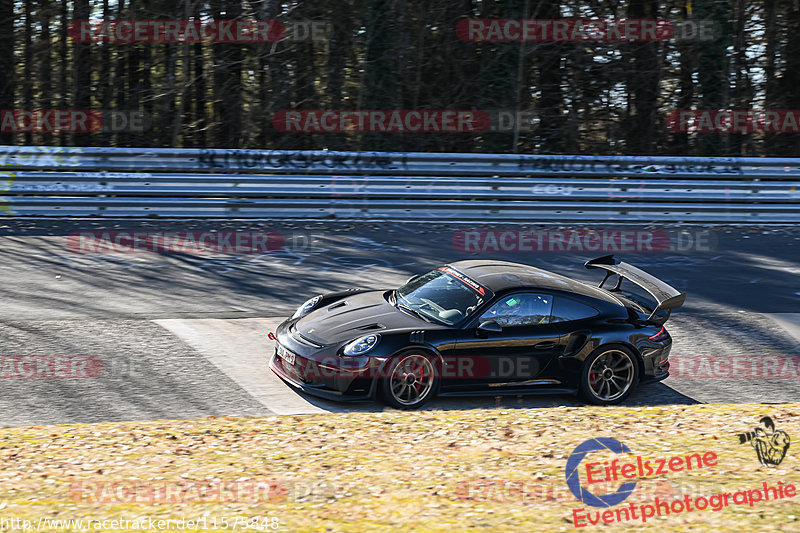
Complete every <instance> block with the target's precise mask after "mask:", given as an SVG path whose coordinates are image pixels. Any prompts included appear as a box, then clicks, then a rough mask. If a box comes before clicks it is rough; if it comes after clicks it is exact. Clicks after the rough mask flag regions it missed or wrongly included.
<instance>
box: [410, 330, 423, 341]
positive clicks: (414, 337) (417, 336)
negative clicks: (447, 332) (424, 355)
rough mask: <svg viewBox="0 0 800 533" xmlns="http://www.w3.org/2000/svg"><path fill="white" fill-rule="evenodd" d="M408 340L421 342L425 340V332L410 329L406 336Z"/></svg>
mask: <svg viewBox="0 0 800 533" xmlns="http://www.w3.org/2000/svg"><path fill="white" fill-rule="evenodd" d="M408 340H409V341H410V342H413V343H415V344H422V343H423V342H425V332H424V331H412V332H411V334H410V335H409V336H408Z"/></svg>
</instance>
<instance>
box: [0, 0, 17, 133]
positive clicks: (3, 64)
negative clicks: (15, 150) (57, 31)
mask: <svg viewBox="0 0 800 533" xmlns="http://www.w3.org/2000/svg"><path fill="white" fill-rule="evenodd" d="M15 64H16V61H15V59H14V2H13V0H0V72H2V73H3V76H2V77H0V111H11V110H13V109H14V83H15V78H16V76H15V75H14V65H15ZM0 144H14V133H13V132H4V131H2V130H0Z"/></svg>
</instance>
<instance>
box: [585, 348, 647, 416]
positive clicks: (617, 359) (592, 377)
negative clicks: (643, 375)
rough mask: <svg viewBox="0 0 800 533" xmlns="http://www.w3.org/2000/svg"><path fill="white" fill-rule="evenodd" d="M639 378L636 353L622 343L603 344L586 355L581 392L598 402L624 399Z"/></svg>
mask: <svg viewBox="0 0 800 533" xmlns="http://www.w3.org/2000/svg"><path fill="white" fill-rule="evenodd" d="M638 379H639V365H638V364H637V363H636V359H635V356H634V355H633V354H632V353H631V352H630V350H628V349H627V348H624V347H622V346H601V347H600V348H598V349H597V350H595V351H594V352H592V354H591V355H590V356H589V357H587V358H586V361H585V362H584V365H583V371H582V373H581V384H580V392H581V396H583V398H585V399H586V400H588V401H589V402H591V403H594V404H598V405H614V404H618V403H621V402H623V401H624V400H625V398H627V397H628V396H629V395H630V393H631V392H632V391H633V389H634V387H635V386H636V383H637V381H638Z"/></svg>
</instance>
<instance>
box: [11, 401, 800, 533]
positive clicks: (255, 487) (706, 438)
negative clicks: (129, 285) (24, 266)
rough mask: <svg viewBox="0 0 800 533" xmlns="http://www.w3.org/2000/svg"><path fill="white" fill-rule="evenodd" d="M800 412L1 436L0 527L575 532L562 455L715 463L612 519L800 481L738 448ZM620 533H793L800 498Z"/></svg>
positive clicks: (293, 421)
mask: <svg viewBox="0 0 800 533" xmlns="http://www.w3.org/2000/svg"><path fill="white" fill-rule="evenodd" d="M798 412H800V404H781V405H749V404H748V405H692V406H658V407H647V408H630V407H618V408H594V407H557V408H551V409H519V410H516V409H507V410H488V411H486V410H475V411H428V412H425V411H422V412H408V413H406V412H396V411H391V412H389V411H387V412H383V413H351V414H327V415H314V416H302V417H269V418H207V419H199V420H187V421H152V422H131V423H106V424H87V425H63V426H37V427H29V428H5V429H0V457H1V458H2V466H0V519H2V520H9V519H10V520H16V519H20V520H23V519H27V520H30V521H31V522H32V523H33V524H34V525H35V524H37V523H39V520H40V519H42V518H43V517H47V518H50V519H78V518H84V519H91V520H111V519H122V520H134V521H135V520H141V521H140V522H139V524H140V525H141V526H144V527H145V529H150V530H159V528H158V527H153V528H150V527H149V525H152V524H153V522H147V521H146V520H143V519H145V518H149V519H153V520H158V519H167V518H170V519H181V518H183V519H187V520H188V519H192V520H201V519H202V517H205V522H204V523H203V522H200V523H199V526H200V527H205V528H206V530H213V529H217V530H224V529H225V528H224V527H223V525H224V524H223V523H222V518H223V517H225V518H226V519H227V522H228V523H227V525H228V528H227V529H229V530H232V529H237V530H244V527H243V523H242V521H239V522H236V523H234V520H235V517H247V518H251V517H261V518H266V519H267V520H266V521H264V522H263V524H264V525H267V526H269V525H271V522H270V519H271V518H273V517H274V518H276V519H277V520H278V521H279V526H280V527H279V528H278V530H279V531H373V530H374V531H459V530H467V529H479V530H480V529H483V530H486V531H568V530H574V529H576V528H575V525H574V522H573V510H574V509H580V508H584V509H585V511H587V512H588V511H601V512H602V511H604V510H605V509H599V508H592V507H589V506H587V505H585V504H583V503H581V502H580V501H578V500H577V499H576V498H575V497H574V496H572V494H571V493H570V492H569V491H568V490H567V489H566V484H565V474H564V472H565V465H566V461H567V458H568V457H569V455H570V454H571V453H572V451H573V449H574V448H575V447H576V446H577V445H578V444H580V443H581V442H583V441H584V440H586V439H590V438H593V437H613V438H615V439H617V440H619V441H621V442H623V443H624V444H626V445H627V446H629V447H630V448H631V450H632V451H633V452H635V454H636V455H641V456H642V457H643V458H644V459H648V458H651V459H657V458H666V457H671V456H674V455H686V454H692V453H698V452H699V453H701V454H703V453H706V452H709V451H711V452H714V453H715V454H716V456H717V464H716V466H707V467H705V468H701V469H696V468H695V469H693V470H691V471H683V472H672V473H669V474H662V475H657V476H652V477H650V478H648V479H646V480H641V481H639V483H638V486H637V490H636V491H635V492H634V493H633V494H632V495H631V497H630V498H629V499H628V500H626V501H625V502H624V503H623V504H621V505H620V506H619V507H628V506H629V504H630V503H634V504H635V505H637V506H638V505H641V504H644V503H647V502H651V501H652V500H653V499H654V498H655V497H656V496H658V497H660V498H661V499H662V500H667V501H672V500H675V499H683V498H684V496H686V495H690V496H693V497H696V496H710V495H712V494H715V493H718V492H725V491H728V492H735V491H737V490H740V489H754V488H760V487H761V486H762V484H763V483H764V482H768V483H769V484H771V485H777V483H778V482H779V481H780V482H783V483H784V484H786V483H794V484H795V485H800V460H799V459H800V458H798V456H797V447H796V446H797V445H796V444H795V445H792V446H791V447H790V448H789V451H788V453H787V455H786V457H785V459H784V461H783V462H782V463H781V464H780V465H779V466H778V467H773V468H768V467H764V466H761V465H760V464H759V462H758V460H757V458H756V452H755V450H754V449H753V447H751V446H750V445H747V444H744V445H742V444H739V439H738V438H737V436H736V435H737V434H738V433H743V432H745V431H748V430H752V429H753V428H754V427H755V426H757V425H758V420H759V419H760V418H761V417H762V416H764V415H769V416H771V417H772V418H773V419H774V420H775V422H776V425H777V427H778V429H782V430H784V431H786V432H787V433H788V434H789V436H790V437H793V438H798V437H800V419H798V417H797V414H798ZM590 457H591V458H592V460H594V459H595V458H597V459H598V460H599V461H603V460H608V459H611V458H612V456H611V455H608V456H605V457H604V456H602V455H601V454H593V455H591V456H590ZM587 462H588V461H587ZM581 472H582V473H581V477H582V478H584V479H585V477H584V474H583V472H584V470H581ZM584 483H585V481H584ZM618 485H619V482H617V483H614V484H613V485H612V486H609V487H608V489H610V490H612V491H613V490H616V487H617V486H618ZM587 486H588V485H587ZM595 487H598V488H595ZM591 489H592V491H593V492H595V493H598V494H602V493H604V492H607V491H608V490H602V488H600V486H596V485H592V486H591ZM617 508H618V507H612V511H613V510H615V509H617ZM215 522H216V528H214V527H213V526H214V525H215ZM2 525H5V526H6V528H5V529H6V530H8V529H9V528H8V526H9V525H11V526H14V525H19V523H9V522H6V523H4V524H0V526H2ZM105 526H106V527H105V528H104V529H103V530H115V529H116V530H120V531H122V530H131V529H132V528H131V526H130V525H129V526H128V528H127V529H126V528H125V527H122V525H121V524H120V525H117V527H114V526H115V524H113V523H111V522H107V523H106V524H105ZM607 527H609V526H605V525H602V524H600V525H591V524H589V525H587V526H586V528H582V529H581V530H584V531H590V530H596V529H598V528H607ZM611 527H614V528H615V529H616V528H619V527H625V528H628V529H633V530H636V529H653V528H660V529H665V530H669V531H696V530H698V529H712V528H713V529H714V530H716V531H736V532H738V531H748V530H749V531H753V530H755V531H766V530H776V531H789V530H795V531H797V530H800V496H795V497H794V498H788V499H784V500H779V501H769V502H757V503H755V504H754V505H753V506H752V507H750V506H749V505H747V504H745V505H730V506H729V507H726V508H723V509H721V510H720V511H718V512H712V511H710V510H708V509H706V510H704V511H695V512H683V513H677V514H676V513H673V514H670V515H669V516H662V517H660V518H651V519H650V520H648V522H647V523H646V524H642V522H641V521H640V520H632V521H631V522H629V523H625V524H613V525H612V526H611ZM84 528H85V529H88V530H97V529H96V525H94V524H89V525H88V527H87V525H86V524H85V525H84ZM52 529H58V528H57V527H52ZM61 529H62V530H71V529H77V528H76V526H74V525H73V526H72V527H64V526H62V527H61ZM183 529H184V530H188V529H189V528H187V527H184V528H183ZM161 530H163V529H161ZM173 530H175V527H174V526H173ZM267 530H270V531H271V530H272V529H270V528H269V527H267Z"/></svg>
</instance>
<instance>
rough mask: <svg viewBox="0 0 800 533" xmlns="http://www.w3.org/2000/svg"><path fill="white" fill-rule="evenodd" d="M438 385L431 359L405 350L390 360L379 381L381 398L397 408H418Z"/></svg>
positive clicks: (433, 393)
mask: <svg viewBox="0 0 800 533" xmlns="http://www.w3.org/2000/svg"><path fill="white" fill-rule="evenodd" d="M438 387H439V378H438V374H437V372H436V365H435V364H434V359H433V358H432V357H431V356H429V355H425V354H421V353H416V352H408V353H405V354H401V355H399V356H397V357H395V358H394V359H392V360H391V361H390V362H389V364H388V366H387V368H386V372H385V373H384V375H383V376H382V379H381V382H380V392H381V399H382V400H383V401H384V402H385V403H386V404H387V405H390V406H391V407H395V408H397V409H417V408H419V407H422V405H424V404H425V403H427V402H428V400H430V399H431V398H433V397H434V396H435V395H436V392H437V389H438Z"/></svg>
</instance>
